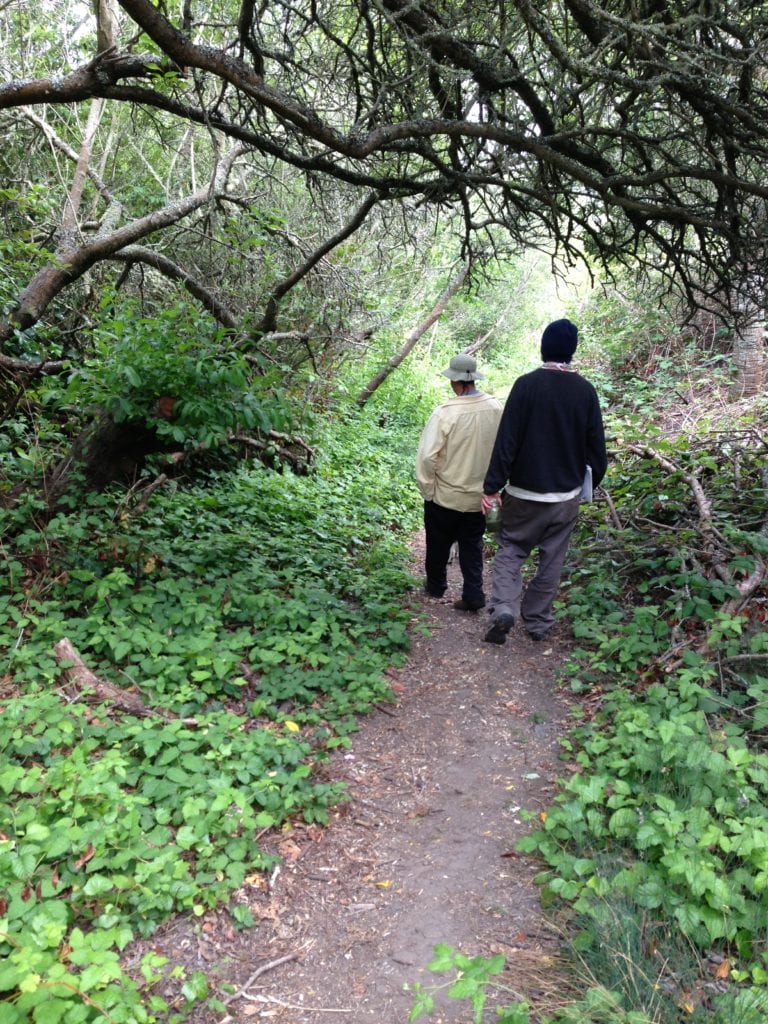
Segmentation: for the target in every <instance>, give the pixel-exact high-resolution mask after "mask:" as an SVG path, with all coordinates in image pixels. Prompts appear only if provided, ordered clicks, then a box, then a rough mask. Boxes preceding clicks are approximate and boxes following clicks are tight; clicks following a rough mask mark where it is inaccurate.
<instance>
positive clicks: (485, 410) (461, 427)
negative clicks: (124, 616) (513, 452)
mask: <svg viewBox="0 0 768 1024" xmlns="http://www.w3.org/2000/svg"><path fill="white" fill-rule="evenodd" d="M501 411H502V407H501V403H500V402H498V401H497V400H496V399H495V398H493V397H492V396H491V395H485V394H482V393H481V394H479V395H465V396H463V397H460V398H458V397H457V398H451V399H449V401H447V402H443V404H442V405H439V406H438V407H437V408H436V409H435V411H434V412H433V413H432V415H431V416H430V417H429V420H428V421H427V425H426V426H425V427H424V430H423V431H422V434H421V439H420V440H419V449H418V452H417V454H416V483H417V485H418V488H419V490H420V491H421V495H422V497H423V498H424V500H425V501H434V502H436V503H437V504H438V505H442V506H443V508H452V509H455V510H456V511H458V512H479V511H480V497H481V495H482V493H483V478H484V477H485V471H486V470H487V469H488V463H489V462H490V458H491V450H492V449H493V442H494V441H495V440H496V431H497V430H498V426H499V421H500V420H501Z"/></svg>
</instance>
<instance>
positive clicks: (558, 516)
mask: <svg viewBox="0 0 768 1024" xmlns="http://www.w3.org/2000/svg"><path fill="white" fill-rule="evenodd" d="M578 513H579V498H578V497H576V498H571V499H570V500H569V501H558V502H547V501H528V500H527V499H525V498H515V497H513V496H512V495H511V494H505V495H504V500H503V504H502V510H501V514H502V525H501V531H500V532H499V550H498V551H497V552H496V557H495V559H494V562H493V586H492V589H491V608H490V610H491V614H492V615H493V617H494V618H496V616H497V615H500V614H507V615H513V616H514V618H515V621H517V620H519V619H522V621H523V625H524V626H525V628H526V629H527V630H528V631H529V632H531V633H546V632H547V630H549V629H551V628H552V626H553V625H554V623H555V619H554V616H553V614H552V605H553V604H554V601H555V597H556V596H557V590H558V587H559V586H560V574H561V573H562V570H563V562H564V561H565V556H566V553H567V551H568V541H569V539H570V536H571V531H572V530H573V528H574V526H575V525H576V517H577V515H578ZM534 548H538V549H539V560H538V565H537V568H536V574H535V576H534V577H533V579H532V580H531V581H530V583H529V584H528V586H527V587H526V589H525V594H524V595H523V573H522V570H523V564H524V563H525V561H526V560H527V558H528V557H529V556H530V554H531V552H532V551H533V549H534ZM521 595H522V600H521Z"/></svg>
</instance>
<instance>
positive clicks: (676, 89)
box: [0, 0, 768, 326]
mask: <svg viewBox="0 0 768 1024" xmlns="http://www.w3.org/2000/svg"><path fill="white" fill-rule="evenodd" d="M6 6H7V9H6V11H5V18H6V19H7V20H8V24H7V26H6V58H5V60H6V65H7V66H6V76H7V80H6V82H5V84H4V85H3V86H2V87H1V88H0V108H2V109H5V110H8V109H10V108H29V107H38V108H39V107H40V106H43V107H49V108H50V107H63V106H66V105H72V104H83V103H85V102H86V101H89V100H93V99H96V98H98V99H102V100H106V101H110V103H115V104H119V105H122V106H125V107H128V108H130V110H131V111H132V116H134V117H136V118H138V117H140V116H149V117H151V118H160V119H162V122H163V123H164V124H171V123H173V122H174V121H176V122H178V123H181V124H187V125H199V126H201V128H202V129H204V130H205V131H207V132H209V133H211V139H212V147H213V150H214V151H216V150H217V149H221V147H222V146H223V145H224V143H225V140H232V141H233V143H236V144H237V145H238V146H239V147H242V149H243V151H244V152H247V153H251V154H254V155H258V158H259V159H260V160H261V161H262V167H263V166H264V164H263V161H269V162H270V163H273V162H274V163H275V164H276V165H280V164H282V165H289V166H292V167H294V168H297V169H299V170H300V171H302V172H303V173H304V174H306V175H309V176H310V177H311V178H312V179H313V180H314V181H315V182H316V183H318V182H319V183H322V182H323V181H331V180H335V181H337V182H340V183H344V184H345V185H346V186H350V187H352V188H353V189H355V190H358V191H359V192H360V193H361V198H360V200H359V203H360V204H362V205H361V210H362V211H363V212H362V214H361V216H364V214H365V212H367V209H368V208H369V207H370V206H372V205H373V204H374V203H375V202H384V201H393V200H406V199H411V200H416V201H418V202H420V203H430V204H437V205H438V206H440V207H444V208H450V209H451V210H459V211H460V213H461V219H462V225H463V228H462V243H463V249H464V255H465V256H467V255H471V254H479V253H483V252H487V251H488V248H489V246H490V247H491V248H492V249H493V248H495V247H498V246H499V245H503V244H505V243H506V242H508V243H510V244H512V245H513V246H517V247H520V246H530V245H537V244H544V243H545V242H546V243H547V244H553V245H554V246H555V247H556V249H557V250H558V252H559V253H560V254H561V255H563V256H565V257H567V258H579V257H580V256H581V255H583V254H587V255H588V256H589V257H590V258H591V259H593V260H597V261H599V262H603V263H605V264H609V265H610V264H615V263H616V262H617V261H618V262H619V263H625V264H629V265H632V266H635V267H643V266H647V267H652V268H655V269H661V270H663V271H664V272H665V273H666V274H668V275H669V276H670V278H672V279H674V282H675V283H676V284H678V285H681V286H682V287H683V288H685V289H687V291H688V292H689V295H690V296H693V295H694V294H701V293H702V289H703V291H704V292H711V293H712V294H717V295H719V296H720V297H721V298H722V297H723V296H725V295H731V294H732V293H733V288H734V286H736V287H737V288H738V289H742V290H745V289H746V290H748V291H751V292H752V295H751V298H752V299H754V300H759V301H760V302H762V289H763V282H762V275H761V273H760V270H759V268H760V267H761V265H762V263H763V260H764V252H765V239H766V230H767V225H766V210H765V200H766V197H767V196H768V182H766V179H765V173H764V167H765V166H766V158H767V157H768V104H767V103H766V100H767V98H768V97H767V96H766V78H765V72H764V64H765V48H766V42H767V41H768V11H767V10H766V8H765V5H763V4H754V3H745V2H730V3H727V4H714V3H709V2H706V0H701V2H696V3H687V2H672V3H669V2H666V0H663V2H662V0H611V2H603V3H595V2H592V0H562V2H557V3H546V4H542V3H535V2H530V0H519V2H515V3H501V4H498V3H488V2H487V0H480V2H473V3H472V4H469V3H461V2H456V3H426V2H421V3H420V2H415V3H414V2H406V0H380V2H378V3H367V2H344V3H342V2H339V0H334V2H321V3H318V2H314V0H299V2H297V3H278V2H276V3H272V4H269V5H266V4H262V5H257V4H256V3H255V2H254V0H242V2H241V3H235V2H234V0H219V2H216V3H213V4H211V3H206V4H198V3H194V2H192V0H185V2H184V3H183V4H182V3H170V2H161V3H158V4H154V3H152V2H151V0H99V2H97V3H96V4H95V7H96V10H97V12H98V14H99V32H98V35H97V37H96V39H95V40H94V42H93V48H94V50H96V47H99V49H98V50H97V52H95V53H92V54H90V55H87V57H86V56H85V55H83V56H84V58H85V59H82V60H78V59H77V58H78V56H79V55H80V54H81V53H82V50H83V45H82V40H83V17H81V18H80V19H79V23H77V22H78V19H77V17H76V15H75V14H73V13H70V14H69V15H65V14H63V13H62V12H61V10H60V9H59V8H58V7H57V5H55V4H54V5H50V6H51V8H52V9H53V17H52V19H51V21H50V23H49V25H48V27H47V32H46V39H45V46H43V47H40V46H38V47H36V48H35V47H30V50H32V49H34V50H35V51H36V56H35V57H34V59H33V57H32V56H31V55H29V54H28V55H26V57H25V59H24V60H21V61H20V62H19V64H17V65H15V66H14V60H13V58H12V57H9V56H8V52H9V51H8V47H10V50H11V52H13V51H14V49H15V50H16V54H17V56H20V55H23V53H24V49H23V46H22V43H23V40H24V39H27V38H28V35H29V15H28V13H25V12H24V11H23V8H24V7H25V6H26V5H22V4H18V5H16V4H10V5H6ZM14 19H17V20H18V23H17V24H15V25H14ZM22 22H23V23H24V25H23V27H22ZM76 23H77V24H76ZM78 33H79V35H78ZM78 39H79V40H80V45H76V43H77V41H78ZM14 43H15V44H16V46H15V47H14ZM30 71H31V72H32V73H31V74H30V73H29V72H30ZM158 226H162V225H158ZM499 229H501V231H500V232H499ZM127 234H129V233H127ZM500 239H503V240H504V241H500ZM128 241H129V238H128V237H126V238H125V240H123V239H120V238H119V239H118V241H117V248H118V249H121V248H122V247H123V245H124V244H127V243H128ZM131 241H132V239H131ZM64 262H65V263H66V262H68V261H64ZM61 272H63V273H64V274H65V276H66V275H67V274H69V275H70V276H71V275H72V274H73V273H75V267H74V266H73V267H72V269H69V268H68V267H66V268H64V267H63V268H61ZM26 319H28V316H27V318H26ZM26 319H25V315H21V316H20V318H19V323H20V325H21V326H24V325H25V323H26ZM266 325H267V326H270V325H271V321H270V319H269V317H268V318H267V324H266Z"/></svg>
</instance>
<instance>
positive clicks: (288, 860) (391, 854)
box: [152, 541, 567, 1024]
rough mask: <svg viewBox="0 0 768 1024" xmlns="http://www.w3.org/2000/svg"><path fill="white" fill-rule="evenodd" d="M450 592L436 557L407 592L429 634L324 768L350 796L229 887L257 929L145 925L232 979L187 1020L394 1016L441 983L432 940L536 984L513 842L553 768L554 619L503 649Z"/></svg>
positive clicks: (525, 868) (199, 964)
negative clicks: (426, 575) (438, 585)
mask: <svg viewBox="0 0 768 1024" xmlns="http://www.w3.org/2000/svg"><path fill="white" fill-rule="evenodd" d="M419 545H420V541H417V545H416V550H415V558H416V559H417V563H418V561H420V552H419ZM458 596H460V576H459V572H458V567H457V566H451V567H450V569H449V589H448V593H447V594H446V596H445V598H444V599H442V600H441V601H434V600H431V599H429V598H426V597H423V596H421V595H416V596H415V597H414V600H413V604H414V620H415V621H417V620H418V619H419V617H420V616H425V617H426V621H427V623H428V625H429V628H430V631H431V635H430V636H429V637H424V636H421V635H420V634H419V633H416V635H415V640H414V645H413V650H412V653H411V655H410V657H409V660H408V663H407V664H406V665H405V666H404V667H403V668H402V669H401V670H399V671H398V673H397V675H396V676H393V683H394V688H395V691H396V693H397V694H398V702H397V705H396V706H394V707H387V708H386V709H383V710H381V711H379V712H376V713H375V714H373V715H371V716H370V717H369V718H367V719H366V720H364V721H363V722H362V724H361V728H360V731H359V732H358V733H356V734H355V735H354V736H353V737H352V745H351V749H350V750H348V751H344V752H339V753H338V754H337V755H336V756H335V757H334V759H333V760H332V762H331V764H330V765H329V766H328V769H327V774H328V777H329V778H334V779H344V780H345V781H346V783H347V784H348V787H349V795H350V800H349V802H348V803H346V804H345V805H343V806H342V807H341V808H340V809H339V810H338V811H337V812H335V813H334V815H333V818H332V822H331V825H330V827H328V828H325V829H320V828H316V827H312V826H299V827H297V828H294V829H293V830H292V831H290V832H288V833H284V834H283V835H282V836H279V837H275V838H274V840H273V843H272V844H271V848H272V849H274V850H275V852H279V853H280V854H281V855H282V857H283V863H282V866H281V868H280V870H279V871H278V872H277V873H275V874H274V875H273V877H272V878H271V879H270V880H269V884H265V883H264V882H263V880H261V881H260V880H259V879H258V878H257V877H256V876H254V878H253V880H252V881H253V885H249V886H246V887H245V888H244V889H243V891H242V893H241V894H240V895H241V901H242V902H247V903H248V905H249V906H250V908H251V910H252V912H253V914H254V915H255V916H256V917H257V919H258V920H259V924H258V926H257V927H255V928H251V929H247V930H245V931H241V932H233V931H232V928H231V925H230V924H229V923H228V920H227V919H226V917H225V916H224V915H217V916H211V917H209V918H208V919H206V920H204V921H203V922H202V924H200V923H199V922H198V925H197V929H198V930H197V932H196V933H195V932H193V931H191V930H190V927H189V924H188V923H186V924H185V923H182V922H178V923H177V924H176V925H175V926H173V927H170V928H168V929H167V930H166V931H165V932H164V933H163V934H162V935H158V936H155V938H154V940H153V943H152V945H153V948H155V949H157V950H158V951H159V952H167V953H170V954H171V955H172V956H173V957H174V958H176V960H177V961H178V959H179V958H181V959H183V960H184V962H185V963H186V964H187V967H188V969H189V970H194V969H198V970H204V971H205V972H206V973H207V974H208V975H209V977H210V978H211V979H212V980H213V982H214V984H216V985H218V984H220V983H222V982H227V983H229V984H231V985H233V986H235V987H236V989H237V992H236V994H235V996H234V997H231V996H230V997H228V999H229V1001H228V1003H227V1006H228V1011H229V1017H226V1016H225V1015H222V1014H216V1015H215V1016H213V1015H212V1014H211V1012H210V1011H207V1012H203V1011H199V1012H198V1014H197V1015H196V1016H195V1017H194V1018H193V1021H194V1022H195V1024H214V1022H216V1024H221V1022H222V1021H223V1020H228V1021H238V1022H240V1021H247V1020H254V1021H259V1020H269V1021H275V1022H278V1024H321V1022H327V1021H329V1020H340V1021H350V1022H355V1024H365V1022H371V1024H374V1022H375V1024H404V1022H405V1021H407V1018H408V1013H409V1011H410V1009H411V1006H412V996H411V995H409V994H408V993H407V992H404V990H403V986H404V985H405V984H406V983H410V984H412V983H413V982H415V981H421V982H422V984H424V985H431V984H434V983H436V982H438V981H439V980H441V979H440V976H437V975H435V974H433V973H432V972H429V971H427V970H426V969H425V968H426V965H427V964H428V963H429V961H430V960H431V959H432V956H433V949H434V946H435V945H436V944H437V943H447V944H449V945H451V946H453V947H455V948H457V949H461V950H462V951H464V952H466V953H468V954H470V955H475V954H482V955H490V954H493V953H496V952H502V953H504V954H505V956H506V957H507V963H508V975H507V977H508V978H509V979H510V981H511V983H512V984H513V985H515V987H516V988H518V989H520V990H522V991H523V992H524V993H526V994H527V995H529V996H530V995H532V994H534V993H532V992H531V991H530V984H531V982H530V978H528V977H527V971H526V967H527V965H528V964H530V962H531V959H532V958H535V956H536V955H538V954H541V956H542V957H543V956H544V955H545V954H546V953H547V952H548V951H552V950H553V949H554V946H555V944H554V940H553V938H552V936H551V934H550V933H549V932H548V930H547V928H546V925H545V922H544V920H543V918H542V916H541V914H540V910H539V902H538V890H537V889H536V887H535V886H534V885H533V883H532V878H533V875H534V873H535V870H536V868H535V865H533V864H532V863H531V862H530V861H529V860H527V859H526V858H522V857H517V856H515V855H514V854H513V853H512V851H513V847H514V844H515V841H516V840H517V839H518V838H519V837H520V836H521V835H524V834H526V833H527V832H528V831H529V830H530V828H531V825H530V824H529V823H528V822H526V820H525V819H524V817H523V816H521V813H520V812H521V810H529V811H532V812H534V813H538V812H539V811H540V810H542V809H543V808H544V807H546V806H547V804H548V803H549V802H550V798H551V796H552V793H553V791H554V786H555V780H556V778H557V776H558V775H559V774H560V773H561V772H562V765H559V762H558V752H559V751H558V746H557V738H558V736H561V735H562V734H563V733H564V732H565V729H566V725H565V718H566V709H565V706H564V704H563V702H562V701H561V700H560V699H559V698H558V696H557V694H556V693H555V688H554V685H553V675H554V672H555V670H556V668H557V667H558V665H559V664H561V663H562V660H563V658H564V657H565V654H566V652H567V649H566V644H565V643H564V642H563V641H562V640H561V639H560V638H559V636H558V634H559V629H560V627H558V629H556V630H555V633H554V634H553V638H552V640H551V642H545V643H534V642H533V641H531V640H530V639H528V637H527V636H526V635H525V633H524V631H522V630H520V629H519V628H518V629H514V630H513V631H512V633H511V634H510V637H509V639H508V640H507V643H506V644H505V645H504V646H503V647H497V646H493V645H491V644H486V643H484V642H483V639H482V636H483V631H484V627H485V625H486V622H487V616H486V614H485V613H484V612H480V613H478V614H475V615H472V614H467V613H463V614H462V613H460V612H456V611H454V610H453V608H452V607H451V604H452V601H453V600H454V599H455V598H456V597H458ZM516 963H517V965H518V966H517V967H516ZM526 986H527V987H526ZM489 1014H490V1016H489V1019H491V1017H492V1016H493V1015H492V1013H491V1011H489ZM423 1019H425V1018H423ZM471 1020H472V1014H471V1011H470V1009H469V1008H468V1006H466V1005H463V1004H460V1003H457V1002H455V1001H453V1000H451V1001H447V1000H444V999H442V998H441V999H438V1009H437V1010H436V1012H435V1014H434V1016H433V1017H432V1018H431V1021H432V1022H433V1024H469V1022H471Z"/></svg>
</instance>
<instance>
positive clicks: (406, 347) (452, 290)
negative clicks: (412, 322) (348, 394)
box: [355, 261, 471, 409]
mask: <svg viewBox="0 0 768 1024" xmlns="http://www.w3.org/2000/svg"><path fill="white" fill-rule="evenodd" d="M470 266H471V263H470V262H469V261H467V262H466V263H465V264H464V265H463V266H462V268H461V269H460V270H459V272H458V274H456V276H455V277H454V278H453V280H452V281H451V282H450V284H449V285H448V287H447V288H446V289H445V291H444V292H443V294H442V295H441V296H440V298H439V299H438V300H437V302H436V303H435V305H434V306H433V307H432V311H431V313H430V314H429V316H428V317H427V318H426V320H422V322H421V323H420V324H419V325H418V326H417V327H414V329H413V330H412V331H411V333H410V334H409V335H408V337H407V338H406V339H405V343H404V344H403V346H402V347H401V348H400V349H399V350H398V351H397V352H396V353H395V354H394V355H393V356H392V358H391V359H390V360H389V361H388V362H387V363H386V364H385V365H384V366H383V367H382V368H381V369H380V370H379V372H378V373H377V374H376V375H375V376H374V377H372V378H371V380H370V381H368V383H367V384H366V385H365V387H364V388H363V390H362V391H361V392H360V394H359V395H358V396H357V398H356V399H355V404H356V405H357V406H358V408H360V409H362V408H363V406H364V405H365V403H366V402H367V401H368V399H369V398H370V397H371V395H372V394H373V393H374V392H375V391H376V389H377V388H379V387H381V385H382V384H383V383H384V381H385V380H386V379H387V377H389V375H390V374H391V373H392V372H393V371H394V370H396V369H397V368H398V366H399V365H400V364H401V363H402V362H403V360H404V359H405V358H406V356H407V355H408V354H409V353H410V352H412V351H413V349H414V348H415V346H416V344H417V342H418V341H419V339H420V338H421V337H422V336H423V335H424V334H425V332H426V331H428V330H429V328H430V327H431V326H432V324H433V323H435V321H436V320H437V319H438V317H439V316H440V315H441V314H442V313H443V311H444V309H445V307H446V306H447V305H448V302H449V300H450V299H451V298H453V296H454V295H455V294H456V292H457V291H458V290H459V288H461V286H462V284H464V279H465V278H466V276H467V274H468V273H469V268H470Z"/></svg>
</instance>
